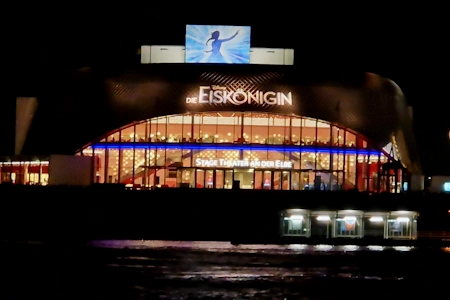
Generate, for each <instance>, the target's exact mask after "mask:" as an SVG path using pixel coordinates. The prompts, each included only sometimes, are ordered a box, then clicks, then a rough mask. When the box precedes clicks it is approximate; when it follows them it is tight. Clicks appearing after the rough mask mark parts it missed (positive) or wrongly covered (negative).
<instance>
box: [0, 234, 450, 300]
mask: <svg viewBox="0 0 450 300" xmlns="http://www.w3.org/2000/svg"><path fill="white" fill-rule="evenodd" d="M1 249H2V257H3V259H2V265H1V275H2V278H3V280H2V285H3V287H2V289H1V293H0V299H36V298H39V299H41V298H42V299H44V298H45V299H424V298H429V299H435V298H436V299H437V298H442V299H447V296H448V295H449V291H448V290H449V288H450V248H447V249H425V248H422V249H416V248H408V247H398V248H394V247H392V248H383V247H380V246H369V247H357V246H351V245H349V246H335V247H334V246H330V245H315V246H306V245H287V246H277V245H245V246H244V245H241V246H233V245H230V244H229V243H222V242H218V243H213V242H163V241H97V242H91V243H90V244H89V245H88V246H78V247H74V246H67V245H58V244H53V245H47V244H40V243H39V244H32V243H20V244H18V243H14V244H11V243H6V244H5V243H3V244H2V248H1Z"/></svg>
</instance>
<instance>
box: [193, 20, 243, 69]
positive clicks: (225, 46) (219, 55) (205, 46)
mask: <svg viewBox="0 0 450 300" xmlns="http://www.w3.org/2000/svg"><path fill="white" fill-rule="evenodd" d="M250 32H251V30H250V26H224V25H217V26H214V25H186V45H185V46H186V62H187V63H218V64H248V63H250Z"/></svg>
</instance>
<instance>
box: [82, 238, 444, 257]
mask: <svg viewBox="0 0 450 300" xmlns="http://www.w3.org/2000/svg"><path fill="white" fill-rule="evenodd" d="M89 245H90V246H92V247H96V248H110V249H190V250H203V251H208V252H233V253H273V254H275V253H278V254H279V253H283V254H298V253H299V252H310V251H324V252H328V251H344V252H346V251H364V250H367V251H383V250H396V251H410V250H413V249H414V247H409V246H393V247H390V246H378V245H369V246H357V245H343V246H333V245H324V244H319V245H306V244H291V245H276V244H273V245H233V244H231V243H229V242H196V241H192V242H189V241H155V240H151V241H145V240H141V241H137V240H100V241H91V242H90V243H89ZM445 249H446V248H443V250H445Z"/></svg>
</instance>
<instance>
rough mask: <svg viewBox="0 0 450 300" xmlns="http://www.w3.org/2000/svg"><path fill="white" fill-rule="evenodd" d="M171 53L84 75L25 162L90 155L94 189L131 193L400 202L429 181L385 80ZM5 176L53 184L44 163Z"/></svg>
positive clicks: (32, 134) (396, 92) (29, 138)
mask: <svg viewBox="0 0 450 300" xmlns="http://www.w3.org/2000/svg"><path fill="white" fill-rule="evenodd" d="M161 49H162V48H161V46H145V47H143V48H142V59H141V64H139V65H137V66H134V67H130V68H127V69H126V70H123V69H121V70H112V71H111V70H105V69H98V68H97V69H95V68H91V69H87V70H86V69H85V70H80V71H79V72H78V74H77V77H76V78H75V79H74V80H73V82H71V83H69V84H68V87H67V94H66V95H63V96H62V97H61V99H59V100H58V101H60V103H58V104H57V105H58V106H59V110H58V109H55V108H54V107H53V110H52V109H50V107H51V105H55V103H52V104H49V103H42V104H41V103H39V106H37V108H36V109H35V110H33V114H32V115H33V117H32V118H31V119H30V120H29V130H27V131H26V134H25V137H24V138H23V140H24V142H23V147H21V149H22V151H21V153H20V154H24V155H25V154H33V153H52V151H58V152H59V153H62V152H63V153H64V154H72V155H73V154H75V155H76V156H83V157H90V158H91V161H92V163H91V165H90V169H91V170H90V173H89V174H90V176H91V178H90V180H91V182H92V183H100V184H104V183H108V184H115V183H120V184H125V185H126V186H128V187H129V188H131V189H153V188H158V187H161V188H201V189H203V188H211V189H232V188H240V189H256V190H354V189H355V190H359V191H369V192H401V191H405V190H407V189H408V184H411V178H412V177H411V175H414V174H420V164H419V160H418V156H417V153H416V149H415V144H414V136H413V133H412V118H411V114H410V111H409V109H408V106H407V104H406V101H405V98H404V96H403V94H402V92H401V90H400V88H399V87H398V86H397V85H396V84H395V83H394V82H393V81H391V80H389V79H387V78H383V77H381V76H379V75H376V74H369V73H361V74H356V75H354V76H352V77H351V78H350V77H346V78H342V77H338V76H325V75H323V76H320V77H317V76H315V77H312V76H309V74H308V73H307V72H300V71H299V70H298V68H294V66H292V64H293V61H292V59H291V58H289V57H291V56H292V55H293V54H292V53H291V52H293V50H291V49H281V50H280V49H275V50H277V51H282V52H283V55H281V56H279V57H281V59H278V60H277V59H275V58H274V57H273V51H272V52H270V51H265V52H264V51H261V50H260V51H259V52H258V51H256V50H257V49H255V50H254V51H255V53H258V55H259V56H258V57H253V63H252V61H251V63H250V64H243V65H236V64H189V63H183V62H182V61H181V58H180V57H181V54H180V51H183V49H182V48H180V47H172V48H171V47H166V52H167V51H168V52H170V53H169V55H168V54H164V55H165V56H161V55H160V54H158V51H160V52H162V50H161ZM171 51H172V52H171ZM150 52H152V53H153V56H151V57H150V56H149V53H150ZM263 52H264V53H266V54H267V53H269V54H267V55H268V56H267V57H265V56H264V53H263ZM261 53H262V54H261ZM277 53H278V52H277ZM147 56H148V57H147ZM146 57H147V58H146ZM264 61H266V62H268V63H267V64H264ZM21 107H25V106H23V105H22V106H20V107H19V106H18V109H20V108H21ZM26 107H28V109H30V108H29V107H30V105H29V104H28V106H26ZM55 111H57V112H55ZM43 132H46V133H45V134H43ZM61 139H67V140H69V141H68V142H67V143H65V145H64V146H61V142H60V141H61ZM43 145H45V147H44V146H43ZM40 147H41V148H40ZM30 149H33V150H32V151H33V153H27V151H28V152H30ZM36 149H37V150H36ZM39 149H41V150H39ZM52 149H55V150H52ZM0 169H1V177H0V180H1V182H11V181H14V182H16V183H23V184H46V183H47V182H48V176H49V175H48V169H49V168H48V159H47V158H46V156H45V155H44V156H39V157H37V156H36V157H35V159H30V160H27V161H25V160H21V161H18V160H17V159H15V158H14V157H9V158H3V160H2V162H0ZM50 169H51V168H50ZM68 169H69V170H70V167H69V166H68ZM50 176H51V174H50Z"/></svg>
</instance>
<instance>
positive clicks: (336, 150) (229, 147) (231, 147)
mask: <svg viewBox="0 0 450 300" xmlns="http://www.w3.org/2000/svg"><path fill="white" fill-rule="evenodd" d="M92 148H94V149H109V150H132V149H169V150H171V149H173V150H212V151H214V150H225V151H237V150H247V151H279V152H313V153H314V152H315V153H330V152H331V153H332V154H350V155H352V154H361V155H376V156H378V155H380V154H382V152H381V151H375V150H368V149H355V148H340V147H323V146H321V147H314V146H295V145H294V146H293V145H286V146H280V145H273V146H271V145H258V144H251V145H250V144H179V143H152V144H147V143H98V144H95V145H92Z"/></svg>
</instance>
